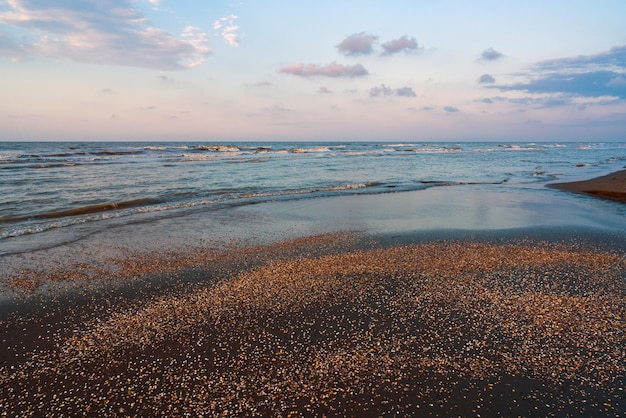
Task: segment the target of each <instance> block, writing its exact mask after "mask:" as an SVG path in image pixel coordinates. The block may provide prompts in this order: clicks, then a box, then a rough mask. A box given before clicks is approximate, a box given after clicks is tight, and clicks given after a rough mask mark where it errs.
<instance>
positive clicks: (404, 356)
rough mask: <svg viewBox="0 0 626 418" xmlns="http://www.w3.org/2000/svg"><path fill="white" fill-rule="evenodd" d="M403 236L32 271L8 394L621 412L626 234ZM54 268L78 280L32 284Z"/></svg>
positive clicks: (150, 403) (508, 412)
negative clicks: (624, 241)
mask: <svg viewBox="0 0 626 418" xmlns="http://www.w3.org/2000/svg"><path fill="white" fill-rule="evenodd" d="M409 241H410V240H408V239H406V237H405V238H404V239H403V241H402V242H403V243H402V244H400V243H398V242H396V243H395V244H393V245H391V244H392V242H393V239H387V240H381V239H378V238H376V239H375V238H373V237H366V236H359V235H352V234H329V235H323V236H315V237H309V238H303V239H299V240H295V241H290V242H286V243H280V244H275V245H267V246H262V247H256V248H236V249H233V250H232V251H224V252H210V251H201V250H197V251H190V252H189V253H187V254H184V255H183V254H164V255H163V256H158V255H150V256H147V257H139V256H138V257H136V258H134V259H133V261H132V262H131V261H129V260H128V259H125V260H111V261H110V263H111V266H114V267H115V268H111V269H108V270H106V271H104V270H103V271H96V270H94V269H93V268H92V267H90V266H75V268H72V269H68V270H65V271H57V272H48V273H46V275H44V274H42V273H38V272H23V274H22V275H20V276H16V277H14V279H15V280H14V281H13V285H14V286H15V287H16V289H19V290H22V291H23V292H24V294H25V296H24V299H23V301H22V302H16V303H15V304H14V305H11V306H10V309H8V310H7V309H5V311H4V313H2V316H1V321H0V335H1V338H2V340H3V341H2V344H3V350H2V352H1V357H0V411H1V412H0V414H3V415H7V416H31V415H35V416H43V415H45V416H83V415H85V416H87V415H88V416H126V415H130V416H137V415H139V416H240V415H243V416H391V415H400V416H406V415H415V416H431V415H432V416H518V415H521V416H567V415H577V416H622V415H621V414H623V413H624V412H625V411H626V400H625V393H624V386H625V383H626V376H625V370H626V346H625V343H624V341H625V340H626V335H625V333H626V296H625V295H626V254H624V251H623V250H624V247H623V245H621V246H620V245H617V249H616V247H615V246H611V245H608V246H605V245H589V242H593V240H583V241H580V240H579V241H577V240H575V239H574V237H572V236H570V237H567V239H564V240H559V242H556V241H551V242H545V241H539V240H535V239H521V238H520V237H518V238H517V239H506V240H486V241H484V242H479V241H477V240H472V239H464V240H462V241H455V240H451V239H445V240H444V239H436V240H432V241H428V240H427V241H424V242H413V243H411V242H409ZM487 241H489V242H487ZM598 243H601V241H598ZM620 248H621V249H620ZM95 282H97V283H99V284H100V286H94V283H95ZM47 283H56V284H57V285H59V284H63V283H71V284H72V286H71V289H74V290H73V291H72V292H65V293H64V292H63V291H59V290H57V291H55V292H51V293H50V294H49V295H48V296H37V297H35V296H30V297H29V296H28V294H29V292H32V291H34V290H37V289H40V288H41V287H42V286H46V284H47ZM97 283H96V284H97ZM81 284H84V286H82V285H81ZM76 289H78V290H76Z"/></svg>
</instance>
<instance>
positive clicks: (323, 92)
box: [317, 86, 333, 94]
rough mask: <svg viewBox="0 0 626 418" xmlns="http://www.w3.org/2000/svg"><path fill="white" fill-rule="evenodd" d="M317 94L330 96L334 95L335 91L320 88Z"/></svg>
mask: <svg viewBox="0 0 626 418" xmlns="http://www.w3.org/2000/svg"><path fill="white" fill-rule="evenodd" d="M317 92H318V93H319V94H330V93H332V92H333V91H332V90H329V89H328V88H327V87H324V86H322V87H320V88H319V89H317Z"/></svg>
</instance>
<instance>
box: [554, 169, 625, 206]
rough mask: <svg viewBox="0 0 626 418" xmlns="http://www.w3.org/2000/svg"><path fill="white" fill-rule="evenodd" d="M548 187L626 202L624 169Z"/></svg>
mask: <svg viewBox="0 0 626 418" xmlns="http://www.w3.org/2000/svg"><path fill="white" fill-rule="evenodd" d="M549 186H550V187H553V188H556V189H561V190H566V191H569V192H573V193H583V194H588V195H591V196H596V197H600V198H603V199H609V200H615V201H617V202H622V203H626V170H622V171H618V172H615V173H612V174H609V175H606V176H602V177H597V178H594V179H591V180H584V181H575V182H570V183H555V184H550V185H549Z"/></svg>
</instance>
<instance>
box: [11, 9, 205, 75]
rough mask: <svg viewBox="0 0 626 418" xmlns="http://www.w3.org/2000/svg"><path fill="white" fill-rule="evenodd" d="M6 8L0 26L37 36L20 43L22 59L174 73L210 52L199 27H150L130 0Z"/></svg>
mask: <svg viewBox="0 0 626 418" xmlns="http://www.w3.org/2000/svg"><path fill="white" fill-rule="evenodd" d="M152 3H153V4H156V3H155V2H152ZM8 6H9V9H8V11H4V12H2V13H0V24H5V25H9V26H13V27H18V28H21V29H26V30H28V31H30V32H31V35H32V36H33V37H36V38H38V39H37V40H34V41H33V40H31V41H29V42H24V44H23V45H22V51H23V54H24V55H25V56H28V55H30V56H46V57H52V58H66V59H71V60H74V61H79V62H87V63H94V64H108V65H126V66H133V67H144V68H151V69H160V70H179V69H185V68H192V67H195V66H197V65H199V64H200V63H202V62H203V61H204V60H205V59H206V58H207V57H208V56H209V55H210V52H211V50H210V48H209V46H208V37H207V35H206V34H204V33H202V31H201V30H200V29H198V28H192V27H188V28H186V29H185V31H184V33H183V34H182V35H181V36H180V37H177V36H174V35H173V34H171V33H169V32H167V31H165V30H163V29H160V28H157V27H155V26H153V25H152V24H151V23H150V22H149V21H148V20H147V19H146V18H145V16H144V15H143V14H142V13H141V12H139V11H138V10H137V9H135V8H134V7H133V6H134V2H133V1H131V0H109V1H106V2H94V1H90V2H85V1H83V2H51V1H48V0H11V1H10V2H9V3H8ZM0 52H2V53H4V51H0Z"/></svg>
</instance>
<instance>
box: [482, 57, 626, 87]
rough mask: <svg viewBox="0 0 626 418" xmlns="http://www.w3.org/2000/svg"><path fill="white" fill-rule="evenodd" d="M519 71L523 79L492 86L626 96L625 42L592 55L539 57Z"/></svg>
mask: <svg viewBox="0 0 626 418" xmlns="http://www.w3.org/2000/svg"><path fill="white" fill-rule="evenodd" d="M518 75H519V76H521V77H523V78H525V80H523V81H520V82H517V83H511V84H502V85H496V86H492V88H497V89H500V90H501V91H526V92H528V93H533V94H557V95H559V94H560V95H567V96H572V97H575V96H578V97H596V98H597V97H617V98H619V99H626V82H624V81H625V80H626V46H620V47H615V48H612V49H611V50H610V51H607V52H603V53H600V54H595V55H587V56H578V57H569V58H561V59H553V60H547V61H541V62H538V63H536V64H534V65H533V66H531V67H530V68H529V69H528V70H527V71H525V72H523V73H520V74H518Z"/></svg>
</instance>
